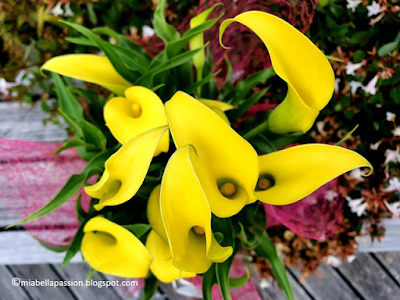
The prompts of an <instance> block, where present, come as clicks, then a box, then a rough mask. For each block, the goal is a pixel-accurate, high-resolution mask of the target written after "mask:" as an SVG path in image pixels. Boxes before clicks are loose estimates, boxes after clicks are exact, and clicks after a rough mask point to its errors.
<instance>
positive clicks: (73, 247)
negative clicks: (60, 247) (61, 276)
mask: <svg viewBox="0 0 400 300" xmlns="http://www.w3.org/2000/svg"><path fill="white" fill-rule="evenodd" d="M85 224H86V223H83V224H82V225H81V226H80V227H79V229H78V231H77V232H76V234H75V237H74V239H73V240H72V242H71V244H70V245H69V247H68V250H67V253H66V254H65V257H64V260H63V263H62V265H61V268H64V267H65V266H66V265H68V263H69V262H70V261H71V259H73V258H74V256H75V254H76V253H78V252H79V250H81V245H82V239H83V235H84V233H83V227H84V226H85Z"/></svg>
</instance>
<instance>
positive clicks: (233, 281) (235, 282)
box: [229, 267, 250, 288]
mask: <svg viewBox="0 0 400 300" xmlns="http://www.w3.org/2000/svg"><path fill="white" fill-rule="evenodd" d="M249 278H250V271H249V269H248V268H247V267H246V274H244V275H243V276H241V277H238V278H229V285H230V287H231V288H238V287H241V286H244V285H245V284H246V283H247V281H249Z"/></svg>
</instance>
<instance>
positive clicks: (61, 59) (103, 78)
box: [41, 54, 132, 95]
mask: <svg viewBox="0 0 400 300" xmlns="http://www.w3.org/2000/svg"><path fill="white" fill-rule="evenodd" d="M41 69H42V70H47V71H51V72H55V73H58V74H61V75H64V76H67V77H72V78H76V79H80V80H83V81H86V82H91V83H96V84H98V85H101V86H103V87H105V88H106V89H108V90H110V91H112V92H113V93H115V94H117V95H124V92H125V90H126V89H127V88H128V87H130V86H132V84H131V83H129V82H128V81H126V80H125V79H124V78H123V77H122V76H121V75H119V74H118V73H117V71H115V69H114V67H113V65H112V64H111V62H110V60H109V59H108V58H107V57H104V56H99V55H93V54H67V55H60V56H57V57H53V58H51V59H49V60H48V61H46V62H45V63H44V65H43V66H42V68H41Z"/></svg>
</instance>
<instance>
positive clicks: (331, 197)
mask: <svg viewBox="0 0 400 300" xmlns="http://www.w3.org/2000/svg"><path fill="white" fill-rule="evenodd" d="M337 196H339V194H338V193H337V192H335V191H332V190H328V191H326V192H325V199H326V200H328V201H329V202H332V201H333V200H335V199H336V198H337Z"/></svg>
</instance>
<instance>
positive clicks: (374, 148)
mask: <svg viewBox="0 0 400 300" xmlns="http://www.w3.org/2000/svg"><path fill="white" fill-rule="evenodd" d="M381 144H382V140H379V141H377V142H376V143H375V144H371V145H370V146H369V149H371V150H378V148H379V146H380V145H381Z"/></svg>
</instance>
